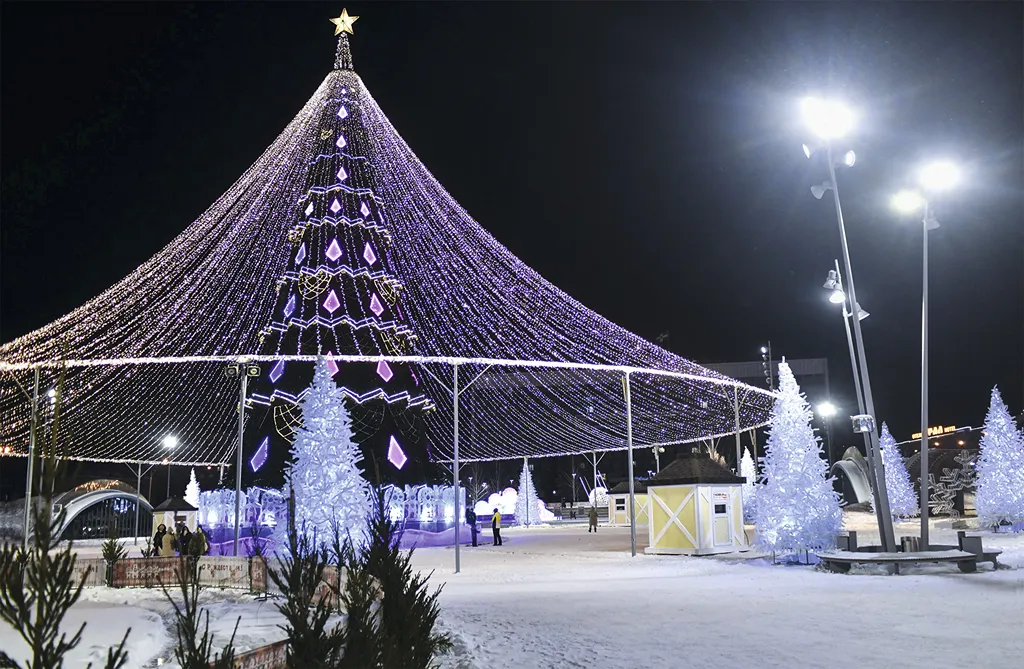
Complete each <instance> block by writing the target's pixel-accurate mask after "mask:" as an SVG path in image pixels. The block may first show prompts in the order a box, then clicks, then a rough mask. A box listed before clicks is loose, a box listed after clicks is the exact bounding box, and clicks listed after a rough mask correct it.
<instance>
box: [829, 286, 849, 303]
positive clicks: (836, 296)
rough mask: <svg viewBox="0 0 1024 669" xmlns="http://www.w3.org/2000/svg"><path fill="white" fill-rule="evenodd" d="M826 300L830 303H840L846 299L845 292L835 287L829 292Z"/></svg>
mask: <svg viewBox="0 0 1024 669" xmlns="http://www.w3.org/2000/svg"><path fill="white" fill-rule="evenodd" d="M828 301H829V302H831V303H832V304H842V303H843V302H845V301H846V293H844V292H843V291H842V289H841V288H836V289H835V290H833V291H832V292H831V293H830V294H829V296H828Z"/></svg>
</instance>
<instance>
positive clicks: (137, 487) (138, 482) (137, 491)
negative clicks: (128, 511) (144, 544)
mask: <svg viewBox="0 0 1024 669" xmlns="http://www.w3.org/2000/svg"><path fill="white" fill-rule="evenodd" d="M141 488H142V463H141V462H140V463H139V469H138V476H136V477H135V545H136V546H138V545H139V500H140V499H141V496H142V492H141V491H140V489H141Z"/></svg>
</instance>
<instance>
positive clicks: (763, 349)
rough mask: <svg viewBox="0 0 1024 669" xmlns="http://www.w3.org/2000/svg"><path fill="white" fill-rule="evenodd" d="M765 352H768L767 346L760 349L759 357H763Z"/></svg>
mask: <svg viewBox="0 0 1024 669" xmlns="http://www.w3.org/2000/svg"><path fill="white" fill-rule="evenodd" d="M767 352H768V347H767V346H762V347H761V355H764V354H765V353H767Z"/></svg>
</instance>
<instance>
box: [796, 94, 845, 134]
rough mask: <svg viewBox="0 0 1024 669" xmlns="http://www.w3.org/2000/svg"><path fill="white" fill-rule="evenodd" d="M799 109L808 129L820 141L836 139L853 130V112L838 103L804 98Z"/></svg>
mask: <svg viewBox="0 0 1024 669" xmlns="http://www.w3.org/2000/svg"><path fill="white" fill-rule="evenodd" d="M800 108H801V111H802V112H803V116H804V122H805V123H806V124H807V127H808V129H810V131H811V132H813V133H814V134H815V135H817V136H818V137H820V138H821V139H825V140H828V139H837V138H839V137H842V136H843V135H845V134H846V133H848V132H849V131H850V129H851V128H853V112H851V111H850V110H849V109H848V108H847V107H846V106H845V105H843V104H842V103H840V102H836V101H834V100H821V99H819V98H805V99H804V100H803V102H802V103H801V105H800Z"/></svg>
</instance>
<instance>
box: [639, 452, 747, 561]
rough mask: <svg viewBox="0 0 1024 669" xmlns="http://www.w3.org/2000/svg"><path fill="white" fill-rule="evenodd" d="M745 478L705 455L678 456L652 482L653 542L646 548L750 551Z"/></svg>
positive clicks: (658, 551)
mask: <svg viewBox="0 0 1024 669" xmlns="http://www.w3.org/2000/svg"><path fill="white" fill-rule="evenodd" d="M743 482H744V479H743V477H742V476H737V475H736V474H734V473H732V471H731V470H729V469H728V468H727V467H725V466H724V465H721V464H719V463H717V462H715V461H714V460H712V459H711V457H710V456H708V455H707V454H706V453H683V454H681V455H679V457H678V458H676V460H675V461H674V462H673V463H672V464H670V465H669V466H668V467H665V468H664V469H662V470H661V472H660V473H659V474H658V475H657V476H655V477H654V478H652V479H650V480H649V481H647V509H648V515H649V518H650V521H649V523H648V525H647V528H648V529H647V531H648V534H649V537H650V545H649V546H648V547H647V548H646V549H644V552H646V553H652V554H656V555H711V554H714V553H732V552H737V551H743V550H748V549H749V545H748V544H747V540H746V535H745V534H744V532H743V495H742V494H741V486H742V485H743ZM638 515H639V514H638Z"/></svg>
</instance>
